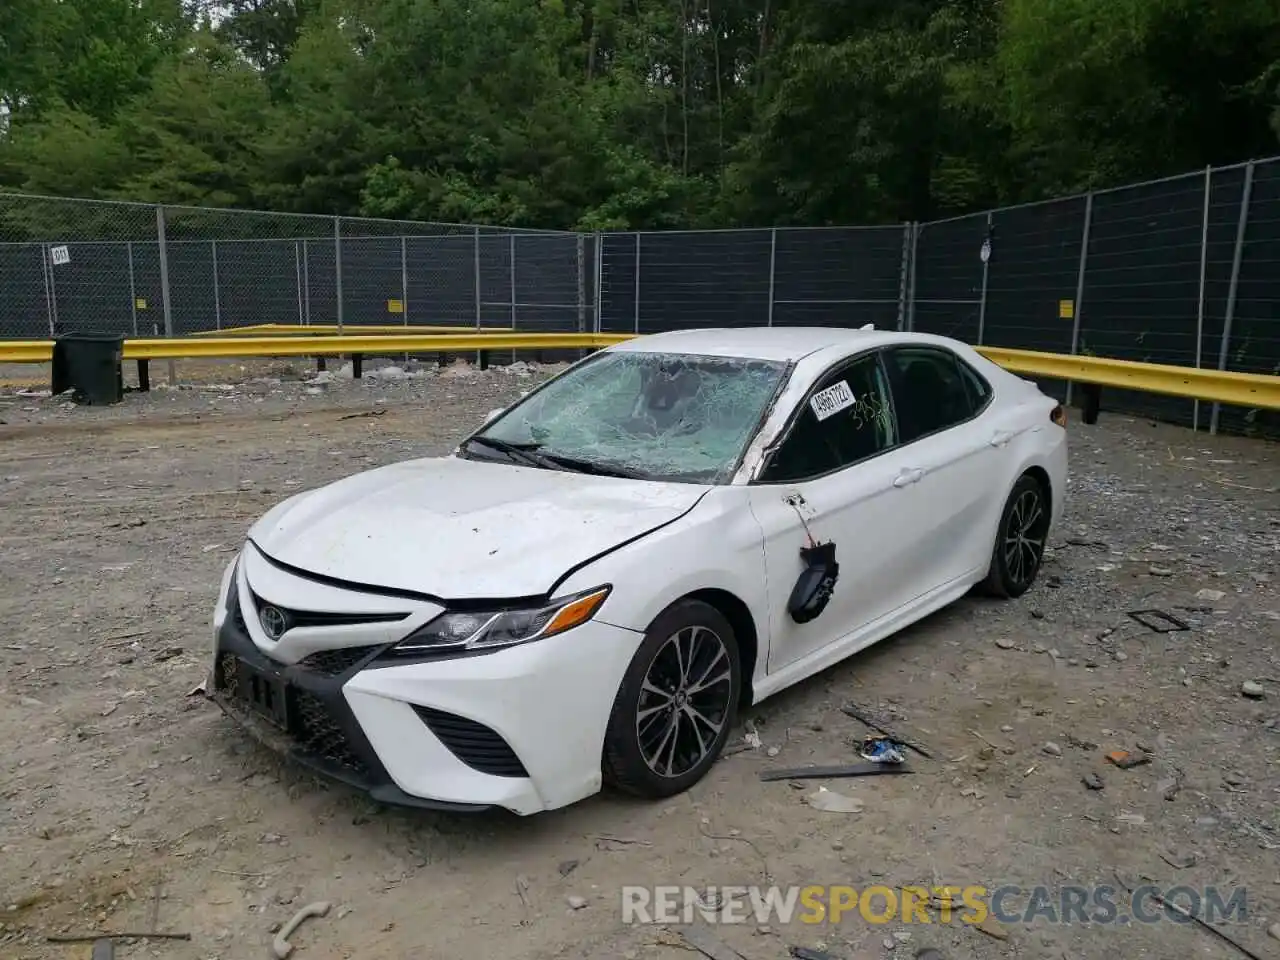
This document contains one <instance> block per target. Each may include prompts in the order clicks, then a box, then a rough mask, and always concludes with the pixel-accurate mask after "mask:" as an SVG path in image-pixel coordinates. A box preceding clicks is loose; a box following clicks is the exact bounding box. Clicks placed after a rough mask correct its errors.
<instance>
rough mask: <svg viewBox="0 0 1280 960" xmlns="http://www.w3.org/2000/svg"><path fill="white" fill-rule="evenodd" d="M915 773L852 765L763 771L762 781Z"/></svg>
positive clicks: (889, 765) (884, 764)
mask: <svg viewBox="0 0 1280 960" xmlns="http://www.w3.org/2000/svg"><path fill="white" fill-rule="evenodd" d="M896 773H915V771H914V770H912V769H911V768H909V767H906V766H901V765H899V764H898V763H888V762H872V763H852V764H847V765H845V766H836V767H789V768H786V769H782V770H762V771H761V772H760V779H761V780H762V781H764V782H765V783H772V782H774V781H776V780H826V779H828V778H837V777H838V778H844V777H875V776H880V775H883V774H896Z"/></svg>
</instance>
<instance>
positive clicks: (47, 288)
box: [40, 243, 58, 337]
mask: <svg viewBox="0 0 1280 960" xmlns="http://www.w3.org/2000/svg"><path fill="white" fill-rule="evenodd" d="M49 257H50V254H49V245H48V244H47V243H42V244H41V245H40V273H41V275H42V276H43V277H44V311H45V316H46V317H47V318H48V320H49V336H50V337H56V336H57V335H58V333H57V330H58V324H57V321H56V320H54V308H53V290H52V287H51V284H52V282H53V277H52V275H51V274H52V268H51V267H50V266H49Z"/></svg>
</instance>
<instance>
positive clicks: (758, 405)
mask: <svg viewBox="0 0 1280 960" xmlns="http://www.w3.org/2000/svg"><path fill="white" fill-rule="evenodd" d="M1065 425H1066V420H1065V415H1064V412H1063V410H1062V408H1061V407H1060V406H1059V405H1058V404H1057V403H1056V402H1055V401H1054V400H1053V399H1052V398H1050V397H1048V396H1046V395H1045V394H1044V393H1042V392H1041V391H1040V390H1039V389H1038V388H1037V387H1036V386H1035V385H1034V384H1032V383H1030V382H1028V381H1026V380H1022V379H1020V378H1018V377H1016V376H1013V375H1012V374H1009V373H1007V372H1005V371H1004V370H1002V369H1001V368H999V367H997V366H996V365H994V364H993V363H991V362H989V361H988V360H986V359H984V358H983V357H982V356H980V355H979V354H978V353H976V352H975V351H974V350H972V349H971V348H969V347H967V346H965V345H963V344H961V343H958V342H956V341H953V340H949V339H945V338H941V337H932V336H925V335H920V334H906V333H894V332H878V331H871V330H840V329H779V328H772V329H746V330H703V331H685V332H677V333H664V334H659V335H656V336H649V337H642V338H638V339H635V340H631V341H629V342H627V343H625V344H622V345H620V346H616V347H612V348H610V349H608V350H603V351H600V352H598V353H595V354H593V355H592V356H590V357H588V358H587V359H585V360H583V361H581V362H579V363H577V364H575V365H574V366H572V367H570V368H569V369H568V370H567V371H565V372H564V373H563V374H561V375H560V376H558V377H555V378H554V379H552V380H550V381H548V382H547V383H545V384H543V385H542V386H541V387H539V388H538V389H536V390H534V391H533V392H532V393H530V394H529V395H528V396H527V397H525V398H523V399H522V400H520V401H519V402H517V403H515V404H514V405H513V406H511V407H510V408H508V409H507V410H505V411H501V412H497V413H496V415H491V418H490V420H489V422H487V423H486V424H485V425H484V426H483V428H481V429H480V430H479V431H478V432H476V433H474V434H473V435H471V436H470V437H468V438H467V439H466V440H465V441H464V442H463V443H462V444H461V445H460V446H459V447H458V449H457V450H456V451H455V452H454V453H453V454H452V455H450V456H448V457H443V458H436V459H422V460H413V461H409V462H405V463H399V464H395V465H393V466H388V467H383V468H381V469H376V470H370V471H368V472H366V473H361V474H357V475H355V476H352V477H349V478H347V479H345V480H341V481H339V482H337V483H333V484H330V485H329V486H326V487H323V488H321V489H318V490H313V491H310V492H307V493H303V494H300V495H298V496H296V497H293V498H292V499H290V500H287V501H286V502H284V503H282V504H280V505H279V506H278V507H276V508H275V509H273V510H272V511H270V512H269V513H268V514H267V515H266V516H264V517H263V518H262V519H261V520H260V521H258V523H257V524H256V525H254V526H253V528H252V530H251V531H250V532H249V535H248V542H247V543H246V544H245V546H244V549H243V550H242V552H241V553H240V554H239V556H238V557H237V558H236V559H235V561H234V562H233V563H232V564H231V565H230V566H229V567H228V569H227V571H226V573H225V575H224V577H223V581H222V589H221V594H220V596H219V598H218V601H217V607H216V613H215V615H214V655H213V663H212V676H211V678H210V681H209V684H208V691H209V694H210V696H211V697H213V698H214V699H215V700H216V701H217V702H218V703H219V705H220V706H222V707H223V709H224V710H226V711H227V712H228V713H229V714H230V715H232V716H234V717H236V718H237V719H239V720H241V721H242V722H243V723H244V724H245V725H247V726H248V727H250V728H251V729H252V730H253V731H255V732H256V733H257V734H258V735H259V736H260V737H261V738H263V739H264V740H266V741H267V742H268V743H270V744H272V745H274V746H275V747H277V748H278V749H280V750H282V751H285V752H287V753H288V754H290V755H291V756H292V757H294V758H295V759H296V760H298V761H299V762H301V763H304V764H306V765H308V766H310V767H311V768H312V769H314V770H316V771H318V772H320V773H322V774H324V775H326V776H328V777H331V778H335V779H337V780H341V781H344V782H346V783H347V784H350V785H352V786H354V787H357V788H359V789H361V790H364V791H366V792H368V793H369V794H370V795H371V796H373V797H374V798H376V799H378V800H380V801H384V802H388V803H398V804H406V805H414V806H422V807H431V808H438V809H440V808H442V809H452V810H472V809H480V808H488V807H501V808H506V809H508V810H511V811H514V812H516V813H519V814H530V813H534V812H537V811H541V810H548V809H552V808H555V807H560V806H563V805H565V804H569V803H572V802H574V801H576V800H579V799H581V798H583V797H586V796H588V795H590V794H592V793H595V792H596V791H598V790H600V789H601V787H602V785H603V784H604V783H609V784H612V785H614V786H616V787H618V788H620V789H622V790H625V791H628V792H631V793H634V794H638V795H641V796H645V797H664V796H669V795H672V794H675V793H678V792H680V791H682V790H685V789H687V788H688V787H690V786H692V785H693V784H694V783H696V782H697V781H698V780H699V779H700V778H701V777H702V776H703V775H704V774H706V772H707V771H708V769H710V767H711V765H712V764H713V763H714V762H715V760H716V757H717V755H718V754H719V753H720V751H721V750H722V748H723V747H724V745H725V742H726V740H727V739H728V738H729V736H730V732H731V729H732V728H733V723H734V717H735V713H736V712H737V711H739V710H741V709H742V708H743V707H744V706H746V705H748V704H753V703H758V702H760V701H761V700H763V699H764V698H766V697H768V696H770V695H772V694H774V693H777V692H778V691H779V690H781V689H783V688H785V687H787V686H790V685H791V684H793V683H795V682H797V681H799V680H802V679H804V678H805V677H808V676H810V675H811V674H814V673H816V672H818V671H820V670H822V669H823V668H825V667H828V666H830V665H831V664H833V663H836V662H837V661H839V660H842V659H843V658H845V657H848V656H850V655H851V654H853V653H856V652H857V651H859V650H862V649H863V648H864V647H867V646H868V645H869V644H872V643H875V642H876V641H878V640H881V639H883V638H885V637H887V636H889V635H890V634H892V633H894V632H895V631H898V630H901V629H902V628H903V627H905V626H907V625H908V624H910V623H912V622H913V621H915V620H918V619H920V618H921V617H923V616H925V615H926V614H928V613H930V612H931V611H934V610H937V609H938V608H939V607H942V606H943V605H945V604H948V603H950V602H952V601H954V600H955V599H957V598H958V597H960V596H961V595H963V594H964V593H966V592H967V591H968V590H969V589H970V588H972V587H973V586H975V585H977V584H982V585H985V586H986V587H987V588H988V589H989V590H991V591H992V592H994V593H996V594H999V595H1002V596H1005V597H1016V596H1018V595H1019V594H1021V593H1023V592H1024V591H1025V590H1027V588H1028V587H1030V586H1031V584H1032V582H1033V581H1034V580H1035V577H1036V573H1037V571H1038V569H1039V566H1040V562H1041V557H1042V555H1043V550H1044V545H1045V542H1046V538H1047V537H1048V535H1049V532H1050V529H1051V527H1052V526H1053V524H1054V523H1055V522H1056V521H1057V519H1058V518H1059V517H1060V516H1061V514H1062V509H1063V496H1064V494H1065V492H1066V469H1067V466H1066V464H1067V454H1066V430H1065Z"/></svg>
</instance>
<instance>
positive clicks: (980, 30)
mask: <svg viewBox="0 0 1280 960" xmlns="http://www.w3.org/2000/svg"><path fill="white" fill-rule="evenodd" d="M1278 103H1280V4H1278V3H1277V2H1276V0H1232V2H1231V3H1222V2H1219V0H892V2H889V0H223V2H193V0H4V2H3V3H0V189H11V190H21V191H28V192H39V193H48V194H57V195H77V196H89V197H102V198H129V199H139V200H150V201H168V202H177V203H189V204H208V205H215V206H223V205H234V206H258V207H262V206H266V207H271V208H275V209H282V210H297V211H309V212H323V213H347V214H366V215H375V216H388V217H403V218H421V219H432V220H448V221H465V222H476V221H478V222H487V223H500V224H512V225H530V226H551V227H581V228H585V229H612V228H628V227H671V226H721V225H737V224H787V223H798V224H816V223H847V222H860V223H869V222H892V221H901V220H906V219H928V218H931V217H934V216H938V215H943V214H947V213H953V212H959V211H963V210H968V209H975V208H981V207H985V206H991V205H995V204H999V203H1006V202H1016V201H1021V200H1027V199H1036V198H1040V197H1044V196H1051V195H1054V194H1058V193H1065V192H1069V191H1076V190H1080V189H1084V188H1088V187H1091V186H1099V185H1112V184H1119V183H1124V182H1126V181H1131V180H1140V179H1144V178H1149V177H1155V176H1160V175H1165V174H1170V173H1176V172H1181V171H1186V170H1191V169H1196V168H1199V167H1202V166H1204V165H1205V164H1209V163H1214V164H1217V163H1224V162H1232V161H1238V160H1243V159H1247V158H1250V157H1260V156H1267V155H1271V154H1274V153H1277V152H1280V142H1278V140H1277V132H1278V131H1280V109H1277V104H1278Z"/></svg>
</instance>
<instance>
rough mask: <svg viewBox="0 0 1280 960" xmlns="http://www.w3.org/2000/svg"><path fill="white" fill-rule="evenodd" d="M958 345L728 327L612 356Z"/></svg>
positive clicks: (644, 340)
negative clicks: (894, 345)
mask: <svg viewBox="0 0 1280 960" xmlns="http://www.w3.org/2000/svg"><path fill="white" fill-rule="evenodd" d="M895 343H902V344H911V343H915V344H924V343H932V344H937V345H947V346H959V344H958V343H956V342H954V341H949V340H948V339H947V338H945V337H935V336H930V335H928V334H919V333H903V332H901V331H898V330H860V329H856V328H854V329H851V328H848V327H727V328H712V329H706V330H672V331H668V332H665V333H653V334H648V335H646V336H640V337H636V338H635V339H634V340H627V341H625V342H623V343H619V344H617V345H615V346H612V347H609V348H608V349H609V350H610V351H622V352H628V353H679V354H687V355H697V356H704V357H726V358H732V359H735V360H773V361H784V362H786V361H791V362H794V361H796V360H800V359H802V358H804V357H807V356H809V355H810V354H814V353H819V352H829V353H836V354H838V353H851V352H854V351H856V350H865V349H868V348H874V347H883V346H887V345H889V344H895Z"/></svg>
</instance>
